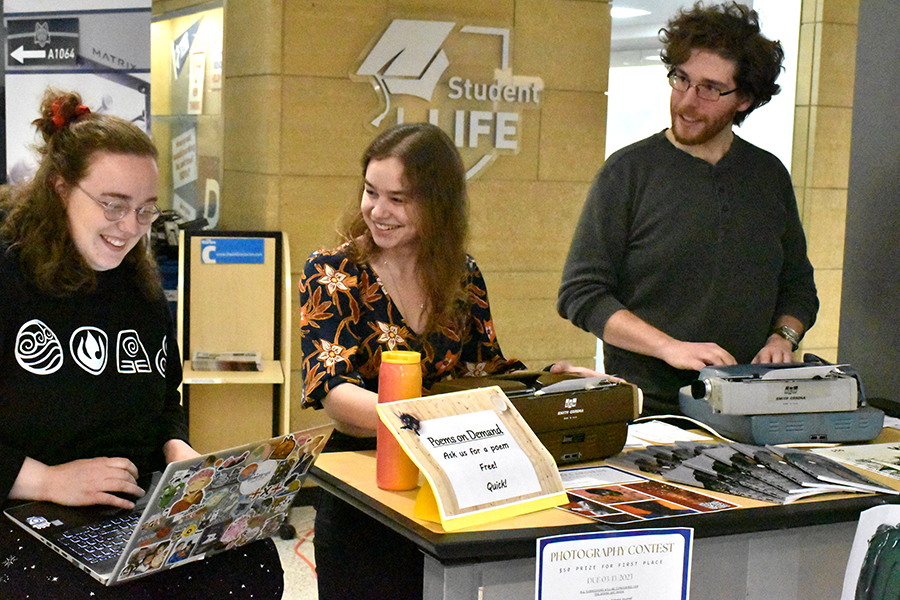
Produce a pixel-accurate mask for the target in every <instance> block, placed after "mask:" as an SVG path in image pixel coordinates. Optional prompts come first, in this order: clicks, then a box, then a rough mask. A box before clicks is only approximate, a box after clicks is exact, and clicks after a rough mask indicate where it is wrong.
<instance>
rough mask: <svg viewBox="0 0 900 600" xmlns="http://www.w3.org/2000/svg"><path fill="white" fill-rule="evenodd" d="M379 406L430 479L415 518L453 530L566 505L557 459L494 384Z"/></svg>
mask: <svg viewBox="0 0 900 600" xmlns="http://www.w3.org/2000/svg"><path fill="white" fill-rule="evenodd" d="M377 409H378V415H379V417H380V419H381V421H382V422H383V423H384V424H385V425H386V426H387V427H388V429H389V430H390V431H391V433H393V434H394V436H395V437H396V438H397V440H398V441H399V442H400V445H401V446H402V447H403V449H404V450H405V451H406V453H407V454H408V455H409V456H410V458H412V460H413V462H415V463H416V465H417V466H418V467H419V469H420V470H421V472H422V473H423V474H424V476H425V480H426V482H425V484H424V485H423V486H422V488H421V489H420V490H419V494H418V496H417V497H416V505H415V509H414V513H413V514H414V516H416V517H417V518H420V519H423V520H427V521H432V522H436V523H440V524H441V526H442V527H443V528H444V529H445V530H447V531H455V530H458V529H462V528H464V527H471V526H474V525H480V524H483V523H490V522H493V521H498V520H501V519H505V518H507V517H512V516H516V515H521V514H525V513H529V512H534V511H537V510H543V509H545V508H551V507H554V506H559V505H561V504H565V503H566V502H568V498H567V497H566V493H565V490H564V488H563V485H562V480H561V479H560V476H559V471H558V470H557V468H556V463H555V462H554V460H553V457H552V456H551V455H550V453H549V452H548V451H547V449H546V448H544V446H543V445H542V444H541V442H540V441H539V440H538V438H537V436H536V435H535V434H534V432H533V431H532V430H531V428H530V427H529V426H528V424H527V423H526V422H525V420H524V419H523V418H522V416H521V415H520V414H519V413H518V411H517V410H516V409H515V407H514V406H513V405H512V403H511V402H510V401H509V398H507V397H506V395H505V394H504V393H503V392H502V391H501V390H500V388H499V387H497V386H492V387H487V388H479V389H473V390H467V391H462V392H453V393H449V394H437V395H433V396H426V397H423V398H416V399H413V400H399V401H396V402H387V403H383V404H379V405H378V407H377Z"/></svg>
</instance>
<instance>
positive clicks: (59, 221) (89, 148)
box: [0, 88, 163, 298]
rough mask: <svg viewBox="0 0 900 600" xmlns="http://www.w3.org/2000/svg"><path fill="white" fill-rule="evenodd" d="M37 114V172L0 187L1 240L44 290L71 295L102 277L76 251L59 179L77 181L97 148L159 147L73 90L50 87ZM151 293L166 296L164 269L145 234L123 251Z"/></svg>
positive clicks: (146, 152)
mask: <svg viewBox="0 0 900 600" xmlns="http://www.w3.org/2000/svg"><path fill="white" fill-rule="evenodd" d="M40 115H41V116H40V117H39V118H37V119H35V120H34V121H33V122H32V124H33V125H34V126H35V127H36V128H37V130H38V131H39V132H40V133H41V135H42V137H43V140H44V143H43V144H42V145H38V146H37V147H36V148H35V149H36V150H37V152H38V157H39V163H38V168H37V171H36V172H35V174H34V177H33V178H32V179H31V180H30V181H28V182H25V183H23V184H20V185H17V186H4V188H3V189H2V191H0V213H3V212H5V213H6V217H5V219H4V220H3V223H2V225H0V239H2V241H3V243H4V244H5V245H7V247H8V249H7V251H12V250H15V251H16V252H17V253H18V257H19V261H20V264H21V265H22V269H23V270H24V272H25V274H26V276H28V277H29V279H30V280H31V281H32V283H33V284H34V285H35V286H36V287H37V288H38V289H39V290H41V291H42V292H44V293H47V294H50V295H53V296H67V295H70V294H73V293H76V292H86V291H90V290H92V289H93V288H94V286H95V285H96V282H97V274H96V272H95V271H94V270H93V269H92V268H91V267H90V265H88V263H87V262H86V261H85V260H84V258H83V257H82V256H81V254H80V253H79V251H78V249H77V248H76V246H75V242H74V241H73V239H72V235H71V233H70V231H69V224H68V218H67V213H66V207H65V204H64V202H63V199H62V197H60V195H59V193H58V192H57V191H56V186H55V185H54V182H57V181H59V180H60V179H61V180H62V181H63V182H64V183H65V185H66V186H67V187H74V186H75V185H77V184H78V183H79V182H80V181H81V180H82V179H83V178H84V177H85V176H86V175H87V172H88V169H89V168H90V166H91V164H93V161H94V159H95V158H96V155H97V153H98V152H107V153H112V154H127V155H134V156H150V157H152V158H153V159H154V160H156V158H157V150H156V146H154V145H153V141H152V140H151V139H150V138H149V137H148V136H147V134H146V133H145V132H144V131H143V130H141V129H140V128H139V127H138V126H137V125H135V124H134V123H131V122H129V121H126V120H124V119H121V118H119V117H115V116H112V115H103V114H98V113H93V112H90V110H89V109H87V107H85V106H84V105H83V104H82V100H81V96H80V95H79V94H78V93H76V92H63V91H59V90H56V89H53V88H48V89H47V91H46V92H45V93H44V97H43V100H42V101H41V107H40ZM122 262H123V264H127V265H131V266H132V267H133V268H134V271H135V278H136V281H137V283H138V285H139V286H140V288H141V289H142V291H143V292H144V294H145V295H146V296H147V297H148V298H158V297H159V296H161V295H162V293H163V292H162V282H161V280H160V275H159V270H158V268H157V265H156V261H155V260H154V258H153V255H152V253H151V252H150V251H149V248H148V240H147V239H146V237H145V238H142V239H141V240H140V242H138V244H137V245H135V247H134V248H132V249H131V251H130V252H129V253H128V254H127V255H126V256H125V258H124V260H123V261H122Z"/></svg>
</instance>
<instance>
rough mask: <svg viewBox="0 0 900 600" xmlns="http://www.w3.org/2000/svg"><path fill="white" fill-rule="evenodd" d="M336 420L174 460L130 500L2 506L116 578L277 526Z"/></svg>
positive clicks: (44, 538) (105, 576) (109, 579)
mask: <svg viewBox="0 0 900 600" xmlns="http://www.w3.org/2000/svg"><path fill="white" fill-rule="evenodd" d="M332 429H333V426H332V425H324V426H320V427H314V428H312V429H307V430H304V431H298V432H295V433H291V434H288V435H285V436H278V437H274V438H271V439H268V440H262V441H259V442H255V443H252V444H247V445H244V446H239V447H236V448H232V449H230V450H224V451H221V452H215V453H212V454H206V455H204V456H200V457H198V458H191V459H188V460H183V461H179V462H174V463H171V464H169V465H168V466H167V467H166V470H165V471H163V472H162V473H159V472H157V473H153V474H151V475H148V476H147V478H141V479H140V480H139V481H138V484H139V485H141V487H143V488H144V489H145V490H147V493H146V494H144V496H143V497H141V498H139V499H138V500H137V502H136V504H135V507H134V508H133V509H132V510H122V509H118V508H114V507H103V506H90V507H72V506H61V505H58V504H54V503H52V502H28V503H26V504H20V505H17V506H14V507H10V508H8V509H6V510H5V511H4V513H5V514H6V516H7V517H9V518H10V519H12V520H13V521H14V522H15V523H17V524H18V525H19V526H21V527H22V528H23V529H25V531H27V532H28V533H30V534H31V535H33V536H35V537H36V538H38V539H39V540H40V541H41V542H43V543H44V544H46V545H48V546H50V547H51V548H53V549H54V550H55V551H56V552H58V553H59V554H61V555H63V556H64V557H65V558H66V559H68V560H69V561H70V562H72V563H73V564H75V565H76V566H78V567H79V568H81V569H82V570H84V571H86V572H87V573H89V574H90V575H91V576H92V577H94V579H96V580H98V581H100V582H101V583H103V584H104V585H116V584H119V583H122V582H125V581H129V580H133V579H136V578H138V577H144V576H147V575H150V574H152V573H158V572H161V571H164V570H166V569H171V568H174V567H177V566H180V565H184V564H187V563H189V562H193V561H196V560H202V559H203V558H206V557H207V556H211V555H213V554H217V553H219V552H223V551H226V550H230V549H232V548H237V547H240V546H243V545H244V544H248V543H250V542H252V541H254V540H259V539H263V538H266V537H269V536H271V535H273V534H275V533H276V532H278V530H279V528H280V527H281V524H282V523H283V522H284V521H285V519H286V518H287V514H288V511H289V509H290V507H291V504H292V503H293V501H294V497H295V496H296V495H297V493H298V492H299V491H300V487H301V483H302V480H303V477H304V476H305V475H306V472H307V471H308V470H309V468H310V466H312V464H313V462H314V461H315V460H316V458H317V457H318V456H319V454H320V453H321V451H322V448H324V446H325V443H326V442H327V441H328V438H329V436H330V435H331V432H332ZM145 486H146V487H145Z"/></svg>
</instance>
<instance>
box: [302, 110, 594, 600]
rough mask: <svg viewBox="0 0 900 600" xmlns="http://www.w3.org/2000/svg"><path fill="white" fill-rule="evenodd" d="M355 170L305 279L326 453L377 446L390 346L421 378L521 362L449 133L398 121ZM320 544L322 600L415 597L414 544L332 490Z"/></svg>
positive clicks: (320, 518) (312, 387) (306, 336)
mask: <svg viewBox="0 0 900 600" xmlns="http://www.w3.org/2000/svg"><path fill="white" fill-rule="evenodd" d="M362 167H363V176H364V182H363V189H362V201H361V203H360V205H359V208H358V209H357V208H356V205H355V204H354V209H353V211H352V212H351V213H350V216H349V217H348V218H347V220H346V221H345V223H344V225H343V226H342V230H341V234H342V236H343V238H344V243H343V244H342V245H341V246H340V247H338V248H337V249H335V250H330V251H324V250H323V251H319V252H316V253H313V254H312V256H310V258H309V259H308V260H307V262H306V266H305V268H304V272H303V275H302V276H301V278H300V302H301V317H300V319H301V321H300V327H301V340H302V350H303V365H302V370H303V380H304V397H303V406H304V408H310V407H312V408H324V409H325V411H326V412H327V413H328V415H329V417H331V419H332V420H333V421H334V422H335V429H336V431H335V434H334V435H333V436H332V441H331V442H330V443H329V447H330V449H334V450H336V449H340V450H357V449H374V447H375V437H374V436H375V429H376V426H377V423H378V416H377V413H376V410H375V404H376V403H377V398H378V394H377V390H378V369H379V366H380V364H381V353H382V352H384V351H386V350H415V351H418V352H420V353H421V354H422V374H423V383H424V385H425V386H426V387H428V386H430V385H431V384H432V383H434V382H435V381H437V380H439V379H441V378H444V377H448V376H452V377H462V376H479V375H482V376H483V375H490V374H497V373H506V372H509V371H513V370H518V369H524V368H525V365H523V364H522V363H520V362H519V361H516V360H509V359H506V358H504V356H503V353H502V352H501V350H500V345H499V344H498V343H497V338H496V336H495V334H494V325H493V321H492V320H491V311H490V306H489V304H488V299H487V290H486V289H485V285H484V278H483V277H482V275H481V271H479V269H478V266H477V265H476V264H475V261H474V260H472V258H471V257H470V256H468V255H467V254H466V251H465V241H466V234H467V229H468V226H467V209H466V181H465V168H464V166H463V164H462V160H461V158H460V156H459V153H458V152H457V150H456V148H455V146H454V145H453V142H452V141H451V140H450V138H449V137H448V136H447V135H446V134H445V133H444V132H443V131H442V130H441V129H439V128H438V127H435V126H434V125H429V124H421V123H419V124H402V125H396V126H394V127H392V128H390V129H388V130H386V131H385V132H383V133H382V134H381V135H379V136H378V137H377V138H376V139H375V140H374V141H373V142H372V144H371V145H370V146H369V148H368V149H367V150H366V152H365V154H364V156H363V159H362ZM554 370H555V371H556V370H568V371H572V372H585V370H582V369H578V368H572V367H570V366H569V365H567V364H566V363H559V364H558V365H555V366H554ZM588 373H590V374H593V372H588ZM315 543H316V564H317V569H318V581H319V598H320V599H321V600H328V599H329V598H353V597H361V598H392V599H393V598H406V597H409V598H421V597H422V569H423V563H422V555H421V553H420V552H418V550H417V549H416V547H415V545H414V544H412V542H409V541H408V540H406V539H405V538H403V537H401V536H399V535H397V534H395V533H393V532H391V531H390V530H389V529H387V528H386V527H383V526H380V525H378V524H377V523H376V522H375V521H374V520H372V519H370V518H368V517H366V516H365V515H363V513H361V512H359V511H357V510H356V509H353V508H352V507H350V506H349V505H347V504H344V503H343V502H341V501H339V500H337V499H336V498H334V497H332V496H330V495H329V494H324V493H323V494H321V498H320V500H319V503H318V505H317V513H316V538H315Z"/></svg>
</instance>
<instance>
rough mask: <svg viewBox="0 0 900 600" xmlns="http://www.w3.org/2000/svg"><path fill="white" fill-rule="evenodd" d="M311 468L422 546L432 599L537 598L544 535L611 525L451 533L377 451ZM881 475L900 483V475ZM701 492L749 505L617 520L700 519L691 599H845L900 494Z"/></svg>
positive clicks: (534, 523)
mask: <svg viewBox="0 0 900 600" xmlns="http://www.w3.org/2000/svg"><path fill="white" fill-rule="evenodd" d="M894 439H896V438H894ZM876 441H878V440H876ZM885 441H886V440H885ZM579 466H582V465H579ZM310 476H311V478H312V479H313V481H315V482H316V483H318V484H319V485H320V486H321V487H322V488H323V489H324V490H326V491H327V492H329V493H331V494H334V495H335V496H337V497H339V498H341V499H342V500H344V501H346V502H348V503H350V504H351V505H353V506H355V507H356V508H358V509H359V510H361V511H363V512H364V513H366V514H368V515H369V516H371V517H373V518H375V519H377V520H378V521H380V522H382V523H384V524H386V525H387V526H388V527H391V528H392V529H394V530H395V531H398V532H399V533H400V534H402V535H403V536H405V537H407V538H408V539H410V540H412V541H413V542H414V543H415V544H416V545H417V546H418V547H419V548H420V549H421V550H422V551H423V553H424V554H425V581H424V599H425V600H439V599H442V600H475V599H478V600H506V599H510V600H522V599H527V598H534V581H535V553H536V544H535V540H536V539H537V538H540V537H545V536H550V535H559V534H565V533H575V532H585V531H598V530H608V529H611V527H610V526H608V525H604V524H601V523H598V522H596V521H592V520H590V519H588V518H586V517H581V516H579V515H575V514H572V513H569V512H566V511H562V510H558V509H548V510H542V511H539V512H536V513H531V514H527V515H521V516H518V517H514V518H511V519H505V520H503V521H499V522H496V523H489V524H486V525H482V526H479V527H472V528H468V529H465V530H462V531H458V532H453V533H447V532H445V531H444V530H443V528H442V527H441V526H440V525H439V524H437V523H430V522H427V521H422V520H419V519H416V518H414V517H413V516H412V514H413V507H414V504H415V497H416V494H417V493H418V492H417V490H413V491H408V492H389V491H385V490H381V489H379V488H378V487H377V486H376V485H375V453H374V452H372V451H370V452H337V453H327V454H322V455H321V456H320V457H319V459H318V460H317V461H316V464H315V466H314V467H313V468H312V470H311V471H310ZM873 478H876V479H878V477H877V476H873ZM880 481H884V482H885V483H888V484H893V487H900V486H898V485H896V481H892V480H888V479H886V478H881V479H880ZM703 493H706V494H709V495H712V496H718V497H721V498H723V499H726V500H729V501H732V502H736V503H738V504H741V505H742V506H743V507H744V508H741V509H737V510H728V511H722V512H716V513H707V514H701V515H695V516H679V517H669V518H665V519H656V520H653V521H649V522H648V521H644V522H642V523H638V524H631V525H627V524H626V525H617V526H616V529H626V528H629V527H631V528H639V527H648V526H649V527H692V528H693V529H694V556H693V566H692V576H691V599H692V600H728V599H732V598H733V599H735V600H737V599H741V600H743V599H745V598H746V599H747V600H781V599H785V600H823V599H829V598H835V599H836V598H839V597H840V591H841V585H842V582H843V577H844V569H845V565H846V562H847V558H848V556H849V553H850V546H851V545H852V543H853V536H854V534H855V532H856V522H857V520H858V518H859V513H860V512H861V511H862V510H865V509H867V508H871V507H873V506H877V505H879V504H884V503H890V502H896V503H900V497H898V496H889V495H863V494H831V495H827V496H824V497H819V498H817V499H814V500H805V501H800V502H797V503H794V504H790V505H786V506H781V505H773V504H767V503H763V502H757V501H753V500H748V499H746V498H737V497H734V496H728V495H725V494H715V493H713V492H708V491H704V492H703Z"/></svg>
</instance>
